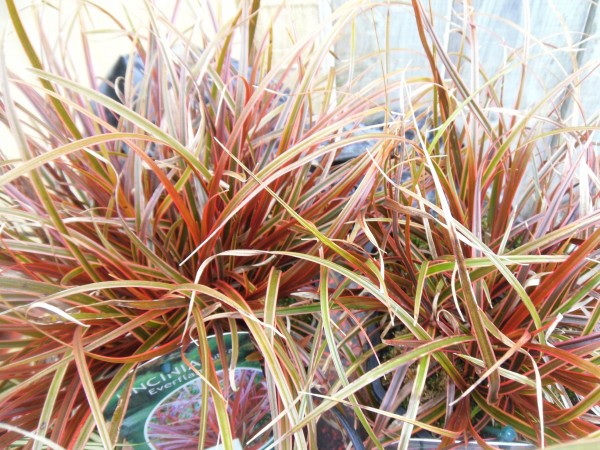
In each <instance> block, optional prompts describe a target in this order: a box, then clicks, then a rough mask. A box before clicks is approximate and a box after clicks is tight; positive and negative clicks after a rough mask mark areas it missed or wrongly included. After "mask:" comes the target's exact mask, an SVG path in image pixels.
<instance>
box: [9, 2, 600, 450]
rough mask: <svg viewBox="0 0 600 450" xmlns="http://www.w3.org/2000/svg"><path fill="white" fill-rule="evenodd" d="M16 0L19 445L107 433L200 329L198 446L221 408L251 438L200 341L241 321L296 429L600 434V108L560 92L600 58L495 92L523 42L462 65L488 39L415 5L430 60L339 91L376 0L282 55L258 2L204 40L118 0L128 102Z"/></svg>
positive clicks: (12, 244)
mask: <svg viewBox="0 0 600 450" xmlns="http://www.w3.org/2000/svg"><path fill="white" fill-rule="evenodd" d="M6 4H7V6H8V10H9V12H10V20H11V24H12V27H13V28H14V31H15V32H16V34H17V35H18V38H19V41H20V44H21V46H22V47H23V50H24V52H25V53H26V55H27V57H28V60H29V63H30V66H31V69H30V73H31V74H33V75H34V76H35V80H24V79H23V78H21V77H19V75H18V74H16V73H15V72H14V70H12V69H11V66H10V61H7V60H6V59H5V58H4V57H1V58H0V121H1V122H2V123H3V124H4V125H5V126H6V127H8V129H9V130H10V133H11V135H12V136H13V138H14V141H15V143H16V149H17V150H18V156H17V157H15V156H13V154H12V153H10V152H9V150H11V149H7V148H6V147H5V146H4V145H3V146H2V147H1V150H2V154H1V155H0V157H1V158H2V159H1V164H0V189H1V192H0V217H1V219H2V221H1V224H0V271H1V272H0V448H10V447H11V446H24V447H25V448H34V449H39V448H69V449H82V448H115V446H117V445H118V442H119V440H118V436H119V428H120V425H121V422H120V418H122V414H123V412H124V410H125V408H126V402H124V403H122V404H120V406H119V407H118V408H117V412H116V413H115V415H114V416H113V418H112V420H110V418H107V417H105V415H104V410H105V409H106V406H107V404H108V402H109V401H110V399H111V398H113V396H114V395H115V393H116V392H117V390H118V389H119V388H120V387H122V386H126V391H125V392H127V389H129V390H131V380H132V376H133V374H134V373H135V369H136V368H137V367H139V365H141V364H143V363H145V362H147V361H149V360H152V359H154V358H157V357H160V356H164V355H167V354H169V353H171V352H173V351H176V350H178V349H181V348H183V347H185V346H187V345H197V346H198V352H199V355H200V360H201V361H203V362H204V364H203V365H202V368H201V369H200V370H199V371H198V373H199V375H201V377H202V379H203V380H204V381H205V383H206V385H207V386H210V388H209V389H206V390H205V391H204V392H203V394H202V395H203V396H206V397H203V398H207V399H208V398H210V402H211V403H210V404H211V410H213V411H214V416H213V417H211V418H209V417H208V408H204V409H203V410H202V412H201V414H200V419H201V420H200V421H199V422H200V423H198V433H199V434H198V436H200V438H199V439H196V441H195V444H194V445H195V447H194V448H197V447H198V446H200V447H202V446H203V445H204V441H203V437H202V436H205V435H206V434H207V427H208V424H210V425H211V430H212V431H214V430H215V429H218V430H219V433H220V435H219V437H218V439H220V442H221V443H222V444H223V445H224V448H232V445H233V438H234V436H233V435H234V428H236V427H238V426H239V422H238V421H237V420H234V418H232V417H231V415H230V407H231V404H230V403H231V402H230V401H229V400H228V399H230V398H232V396H230V395H227V394H224V392H223V391H224V389H225V388H224V386H223V382H222V378H223V377H222V373H220V372H219V371H218V370H217V369H216V368H215V366H214V364H212V361H211V359H210V354H209V350H208V348H207V344H206V339H207V336H209V335H216V336H219V335H222V334H223V333H226V332H228V333H231V334H232V339H233V340H234V341H235V339H236V336H237V334H238V333H241V332H248V333H249V335H250V336H251V339H252V341H253V342H254V344H255V347H256V351H255V353H254V354H253V355H252V357H253V358H255V359H256V360H257V361H260V363H261V365H262V367H263V372H264V374H265V379H266V383H265V386H264V387H262V386H261V388H262V390H263V391H264V392H265V393H266V395H267V396H268V401H269V407H270V416H269V417H270V418H271V419H270V421H269V423H268V424H267V425H265V426H264V428H263V433H265V434H270V435H272V436H273V445H274V446H275V447H276V448H281V449H307V448H317V440H318V433H317V430H318V427H317V422H318V420H319V419H320V418H321V417H323V416H324V415H325V414H326V413H327V414H328V415H329V416H331V413H332V412H334V413H335V414H334V416H336V417H338V418H339V417H343V418H344V420H346V425H348V426H349V428H351V429H352V430H354V431H353V433H354V434H353V435H352V436H353V438H354V439H355V440H354V441H352V443H349V445H350V446H351V447H352V446H354V448H359V446H360V445H362V446H363V447H364V448H384V447H386V446H388V445H393V447H392V448H397V447H398V446H399V448H408V447H409V445H410V441H411V439H415V438H416V437H417V436H421V437H422V436H426V437H430V438H435V439H440V440H441V441H440V447H441V448H451V447H452V446H454V445H455V442H456V441H462V442H464V441H465V440H475V441H476V442H477V443H478V444H479V445H480V446H481V447H483V448H489V447H490V446H491V445H492V444H490V443H489V440H490V439H491V438H493V437H494V436H493V433H494V430H498V429H500V428H502V427H511V429H513V430H514V431H515V432H516V434H517V435H518V439H519V440H521V441H527V442H531V443H533V444H534V445H537V446H545V445H551V444H559V443H571V442H574V441H576V440H583V441H579V442H578V445H582V442H588V444H589V443H593V442H596V441H598V440H599V439H600V426H599V424H600V417H599V415H600V410H599V408H598V404H599V402H600V388H599V386H600V383H599V382H600V366H599V362H600V359H599V358H600V328H599V327H598V319H599V317H600V296H599V295H598V294H599V293H598V286H599V284H600V270H599V267H600V266H599V264H598V256H599V248H600V226H599V225H600V212H599V209H598V205H599V203H600V198H599V195H600V194H599V192H600V191H599V188H600V181H599V180H598V175H597V174H598V173H600V161H599V159H598V157H599V154H598V150H597V147H596V146H597V144H596V142H595V140H594V139H596V138H597V132H598V116H597V115H595V116H593V117H583V119H581V121H579V118H580V116H578V121H576V120H575V119H573V121H571V117H567V118H565V117H562V115H561V112H560V109H561V104H560V103H558V102H559V100H557V99H560V101H562V102H566V101H569V102H574V104H576V105H577V104H579V102H580V99H579V98H578V97H577V92H578V91H577V89H576V87H577V85H578V83H580V82H581V81H582V80H585V78H586V77H587V76H589V74H590V73H591V72H592V71H593V70H594V69H595V67H594V66H592V65H587V66H582V67H580V68H578V69H577V71H576V72H575V73H574V74H573V75H569V76H567V77H565V79H564V80H562V81H561V82H560V83H558V84H557V85H556V86H555V87H553V88H552V89H550V90H549V91H548V92H547V93H546V94H545V95H544V97H543V98H542V99H540V100H539V101H538V102H537V103H536V104H534V105H532V106H531V107H529V106H528V107H527V108H525V107H522V108H521V107H520V104H519V101H518V100H517V102H516V103H515V104H512V103H511V104H503V103H502V99H503V95H502V93H503V91H504V90H505V89H512V90H515V91H517V92H521V91H522V89H523V85H517V86H506V85H505V79H506V77H507V74H508V73H509V71H510V70H512V69H513V68H514V67H513V66H511V65H510V62H507V67H506V70H500V71H498V72H497V73H495V74H493V76H487V77H485V79H484V81H483V82H482V83H479V84H477V85H476V87H472V86H469V84H468V83H466V82H465V81H464V80H463V78H462V77H461V75H460V66H461V64H463V63H464V61H467V60H468V61H470V62H471V63H474V62H477V61H478V59H477V57H476V54H475V53H474V52H476V50H470V49H471V48H476V47H477V46H476V45H471V46H468V47H464V49H463V50H462V51H463V53H460V54H459V55H458V58H451V57H450V55H449V54H448V53H447V51H446V49H445V48H444V47H443V46H442V44H441V43H440V39H439V38H438V37H437V36H436V35H435V33H434V32H433V25H432V20H434V19H433V18H432V16H430V15H429V14H428V13H426V12H425V10H424V9H423V5H421V4H420V3H419V2H418V1H417V0H415V1H414V2H412V3H406V4H405V3H398V4H393V5H391V6H389V7H390V11H391V12H390V14H394V13H400V12H402V13H404V14H408V13H410V14H412V15H413V16H414V20H415V23H416V25H417V29H418V34H419V38H420V40H421V42H422V47H423V49H422V50H423V54H424V55H426V58H427V59H426V60H427V63H428V70H429V73H430V75H429V76H428V77H415V78H407V77H404V76H399V75H401V74H392V73H390V74H384V76H382V77H380V78H378V79H376V80H375V81H372V82H369V83H367V84H366V85H364V86H362V85H361V84H360V80H361V79H362V76H363V75H364V74H361V73H354V78H350V79H349V80H348V81H346V82H345V83H344V84H343V86H338V85H337V78H336V77H337V76H338V75H339V72H340V71H346V72H347V71H348V66H352V64H353V61H352V60H351V61H349V62H347V64H339V65H336V67H335V68H333V67H332V68H331V69H330V70H323V67H324V66H326V67H329V66H328V61H329V58H331V49H332V46H333V45H334V44H335V43H336V41H337V40H339V39H340V36H341V33H342V30H344V29H345V27H346V28H347V27H349V26H350V25H351V23H352V21H353V20H354V18H356V17H357V16H358V15H359V14H365V11H366V12H367V13H368V11H369V8H375V7H376V5H375V4H371V3H366V2H362V3H361V7H360V8H358V7H357V4H356V3H355V2H350V3H348V4H345V5H344V6H342V7H341V8H339V9H338V10H336V11H335V12H334V13H333V16H332V20H331V22H330V24H329V26H327V27H326V26H323V27H321V28H319V29H318V30H317V31H315V32H314V33H312V34H310V35H309V36H307V37H304V38H301V39H298V40H297V42H296V43H295V45H294V46H293V47H292V50H291V51H290V52H289V54H288V55H286V56H285V57H284V58H283V59H282V60H281V61H277V62H273V58H272V51H271V45H270V43H271V39H272V34H271V33H269V32H267V33H266V34H264V35H260V34H259V33H258V31H257V30H258V28H257V26H256V24H257V20H256V19H257V16H258V15H259V14H261V13H262V10H261V7H260V2H259V1H253V2H242V5H241V6H240V9H239V11H238V12H237V13H236V14H235V15H234V17H233V18H232V19H231V20H230V21H229V22H227V23H225V24H223V25H220V26H218V27H216V28H215V30H214V35H211V36H210V37H209V36H208V35H204V34H202V39H201V42H197V41H194V42H192V41H191V39H190V38H189V36H188V34H186V32H185V31H184V30H179V29H177V28H176V27H175V26H174V25H172V23H171V22H170V20H169V18H167V17H165V16H163V15H161V14H160V12H159V11H158V10H156V9H154V8H153V6H152V5H151V4H150V3H148V11H149V17H150V24H149V32H148V33H147V35H138V34H135V33H133V32H131V31H132V30H128V29H127V27H126V26H125V25H123V24H121V23H120V22H118V21H116V19H115V27H117V28H121V29H122V30H123V31H124V32H126V34H127V35H128V36H129V37H130V39H131V46H130V48H128V49H126V50H125V51H126V52H128V54H129V58H130V60H132V59H133V58H136V57H138V56H139V58H140V60H141V61H142V63H143V72H142V74H141V75H142V76H141V78H137V79H136V77H134V66H133V65H130V66H129V68H128V70H127V72H126V74H125V76H124V77H123V79H122V80H119V83H120V84H119V83H118V84H117V86H120V87H119V88H118V89H117V91H118V97H119V99H118V100H115V99H111V98H109V97H107V96H106V95H104V94H102V93H101V90H100V89H99V84H100V83H99V82H98V81H97V80H96V79H95V78H94V76H95V70H94V67H93V60H94V55H92V54H86V61H88V62H87V66H86V69H87V70H88V72H89V77H88V80H86V81H85V82H84V81H81V80H77V79H76V78H75V77H73V76H71V71H70V70H69V69H68V68H69V67H71V66H72V64H74V62H69V61H68V60H59V59H57V58H56V55H54V54H53V51H54V50H53V48H52V47H51V46H47V45H46V46H44V45H42V46H38V45H37V43H36V42H33V41H32V39H31V36H30V33H28V30H27V28H26V27H25V26H24V25H23V22H22V21H21V18H20V13H19V11H18V10H17V8H16V7H15V4H14V2H13V0H7V2H6ZM204 6H205V8H206V9H203V13H204V14H208V15H211V16H214V10H213V9H212V7H213V6H214V4H213V3H211V2H208V3H207V5H204ZM92 9H93V10H94V13H95V14H97V13H101V14H106V15H107V17H112V16H110V14H109V12H108V11H104V10H102V9H101V8H100V7H98V5H95V4H94V3H92V2H84V3H83V7H82V10H81V11H82V12H81V13H82V14H83V13H84V12H87V11H89V10H92ZM37 32H38V33H41V36H42V42H48V41H47V40H44V39H45V36H44V34H43V29H39V30H37ZM68 36H69V35H68V34H64V35H61V36H60V37H59V38H60V39H64V41H61V42H60V45H58V48H67V47H68V45H69V41H68ZM77 38H78V39H82V40H83V42H84V45H83V47H84V48H89V46H87V45H86V44H85V43H86V39H87V38H88V37H87V35H86V33H85V32H83V33H81V34H80V35H79V36H77ZM71 39H73V37H72V36H71ZM470 39H475V40H476V34H474V35H473V36H470ZM472 44H473V42H472ZM351 45H352V46H353V45H354V43H352V44H351ZM352 50H353V52H354V51H355V49H354V47H352ZM3 54H4V53H2V52H0V55H3ZM390 54H392V49H390V48H387V47H385V48H383V50H382V51H381V54H380V55H378V56H379V57H381V58H382V59H385V58H389V57H390ZM136 55H137V56H136ZM119 56H120V55H118V54H115V60H116V59H117V58H118V57H119ZM392 56H393V54H392ZM454 56H455V55H454ZM527 69H528V66H527V61H525V63H524V64H523V65H522V70H523V71H525V72H526V71H527ZM350 72H352V70H350ZM481 73H483V74H485V72H484V71H483V68H481ZM524 78H525V77H522V80H523V79H524ZM89 80H92V81H91V82H90V81H89ZM522 83H524V81H522ZM564 92H568V96H567V97H565V96H563V95H562V94H563V93H564ZM111 118H113V119H115V118H116V119H118V121H117V123H116V126H113V124H112V123H111V122H114V120H111ZM575 122H577V123H575ZM353 146H354V147H359V148H361V149H365V150H366V151H363V152H362V153H360V154H359V155H358V156H356V157H353V158H350V159H347V160H346V159H344V160H342V159H341V158H339V154H340V152H341V151H342V149H348V148H349V147H353ZM13 150H14V149H13ZM230 369H231V370H232V371H234V368H233V367H231V368H230ZM196 370H198V369H196ZM125 398H126V395H125ZM177 401H181V399H180V398H178V399H177ZM215 424H216V428H215ZM161 425H164V424H161ZM188 425H189V424H188ZM186 426H187V425H186ZM340 429H344V430H345V432H347V433H349V434H352V433H351V432H349V431H348V429H345V428H344V427H343V426H341V428H340ZM356 439H358V443H357V441H356ZM594 440H595V441H594ZM211 445H212V444H211ZM589 445H593V444H589Z"/></svg>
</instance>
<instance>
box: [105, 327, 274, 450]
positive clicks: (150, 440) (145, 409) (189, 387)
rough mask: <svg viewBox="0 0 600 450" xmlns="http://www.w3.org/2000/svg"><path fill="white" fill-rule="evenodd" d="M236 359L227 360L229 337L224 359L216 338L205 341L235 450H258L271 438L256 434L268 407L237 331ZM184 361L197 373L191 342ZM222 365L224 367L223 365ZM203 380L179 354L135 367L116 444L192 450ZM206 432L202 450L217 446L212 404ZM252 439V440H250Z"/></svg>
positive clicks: (112, 406)
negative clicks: (234, 443)
mask: <svg viewBox="0 0 600 450" xmlns="http://www.w3.org/2000/svg"><path fill="white" fill-rule="evenodd" d="M237 336H238V358H237V363H236V364H234V365H233V367H235V369H234V370H232V369H230V367H232V365H231V363H230V362H229V360H230V359H231V339H232V337H231V334H229V333H227V334H224V335H223V342H224V343H225V348H226V351H227V355H225V357H224V358H223V357H222V355H220V353H219V350H218V347H217V340H216V338H215V337H214V336H211V337H209V338H208V341H209V346H210V349H211V354H212V358H213V361H214V364H215V367H216V369H217V370H218V375H219V380H220V384H221V389H222V392H223V395H224V397H225V398H226V399H227V401H228V412H229V421H230V424H231V429H232V431H233V433H234V436H233V437H234V439H235V442H236V445H237V446H238V447H239V448H244V449H255V450H259V449H261V448H263V447H264V446H266V445H267V444H268V443H269V442H270V440H271V435H270V434H269V433H264V434H262V435H260V436H258V437H257V438H255V436H256V435H257V434H258V432H259V431H260V430H261V429H262V428H263V427H264V426H265V425H266V424H268V423H269V421H270V420H271V417H270V407H269V399H268V396H267V388H266V382H265V379H264V375H263V373H262V370H261V368H260V365H259V364H258V363H257V362H256V361H249V360H248V359H247V357H248V355H249V354H250V353H252V352H253V351H255V347H254V345H253V344H252V342H251V341H250V338H249V336H248V334H247V333H238V334H237ZM185 358H186V359H187V360H188V361H189V362H190V363H191V365H192V366H194V367H195V368H196V369H198V371H201V370H202V367H201V363H200V360H199V354H198V348H197V347H196V346H195V345H194V344H191V345H190V346H188V348H187V349H186V350H185ZM223 360H224V361H227V363H226V367H225V368H223V363H222V361H223ZM203 385H204V382H203V381H202V379H201V378H200V377H199V376H198V375H197V373H196V372H195V371H194V370H192V369H191V368H190V367H189V366H188V365H187V364H186V363H185V362H184V360H183V359H182V357H181V351H175V352H173V353H170V354H168V355H166V356H163V357H160V358H156V359H154V360H152V361H149V362H148V363H146V364H144V365H142V366H140V367H139V368H138V370H137V372H136V378H135V381H134V384H133V387H132V390H131V394H130V397H129V404H128V405H127V409H126V411H125V414H124V418H123V423H122V425H121V429H120V434H119V442H120V443H121V444H126V447H125V448H128V447H131V448H135V449H141V450H176V449H177V450H183V449H197V448H198V443H199V440H200V436H199V432H200V420H201V414H202V413H201V410H202V389H203ZM123 389H124V386H123V387H121V388H120V389H119V391H118V392H117V394H116V395H115V397H113V398H112V399H111V401H110V402H109V404H108V406H107V408H106V411H105V415H106V417H107V419H110V418H112V416H113V414H114V413H115V410H116V408H117V404H118V401H119V398H120V396H121V394H122V391H123ZM207 421H208V423H207V432H206V435H205V436H204V448H215V449H218V448H221V447H220V444H221V442H222V439H221V437H220V436H219V427H218V423H217V417H216V414H215V411H214V405H213V403H212V401H210V402H209V405H208V416H207ZM253 438H255V439H253Z"/></svg>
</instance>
